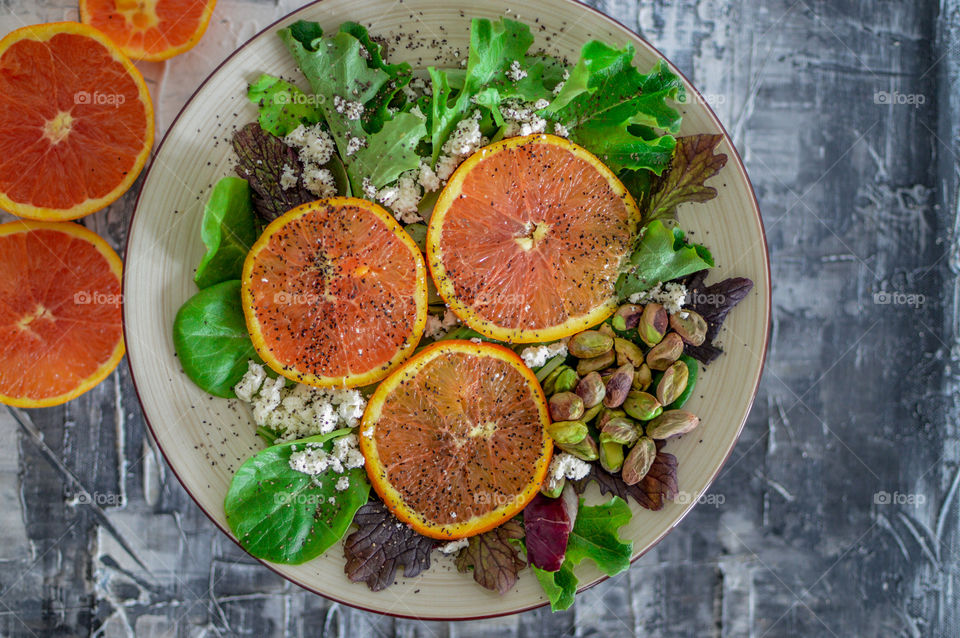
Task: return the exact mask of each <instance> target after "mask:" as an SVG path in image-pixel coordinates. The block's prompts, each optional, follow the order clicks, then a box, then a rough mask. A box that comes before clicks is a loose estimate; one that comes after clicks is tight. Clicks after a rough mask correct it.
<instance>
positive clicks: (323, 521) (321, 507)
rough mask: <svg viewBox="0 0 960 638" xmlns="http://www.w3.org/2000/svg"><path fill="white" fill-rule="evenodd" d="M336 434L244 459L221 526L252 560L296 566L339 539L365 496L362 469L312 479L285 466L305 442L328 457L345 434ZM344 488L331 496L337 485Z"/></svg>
mask: <svg viewBox="0 0 960 638" xmlns="http://www.w3.org/2000/svg"><path fill="white" fill-rule="evenodd" d="M349 433H350V430H348V429H343V430H336V431H334V432H331V433H329V434H323V435H320V436H313V437H310V438H306V439H301V440H299V441H291V442H288V443H281V444H280V445H274V446H272V447H268V448H267V449H265V450H263V451H262V452H260V453H258V454H257V455H255V456H253V457H251V458H249V459H247V461H246V462H245V463H244V464H243V465H241V466H240V469H238V470H237V473H236V474H234V476H233V481H232V482H231V483H230V489H229V490H228V491H227V497H226V500H225V501H224V509H225V510H226V513H227V523H228V524H229V525H230V529H231V530H232V531H233V533H234V535H235V536H236V537H237V540H238V541H239V542H240V545H241V546H242V547H243V548H244V549H245V550H247V551H248V552H250V554H252V555H253V556H255V557H257V558H261V559H263V560H269V561H271V562H274V563H284V564H288V565H299V564H300V563H304V562H306V561H308V560H311V559H313V558H316V557H317V556H319V555H321V554H322V553H323V552H325V551H326V550H327V549H328V548H329V547H330V546H331V545H333V544H334V543H336V542H337V541H338V540H340V538H341V537H343V535H344V534H345V533H346V531H347V528H349V527H350V523H351V522H352V521H353V516H354V514H355V513H356V512H357V510H358V509H360V507H361V506H363V505H364V504H365V503H366V502H367V499H368V498H369V495H370V483H369V482H368V481H367V475H366V472H364V469H363V468H362V467H360V468H355V469H352V470H347V471H346V472H344V473H343V474H337V473H335V472H334V471H333V470H332V469H328V470H326V471H325V472H321V473H320V474H317V475H315V476H313V475H310V474H305V473H303V472H298V471H297V470H294V469H293V468H291V467H290V456H291V455H292V454H293V453H294V452H295V451H298V450H300V451H302V450H303V449H304V447H305V446H306V445H307V444H308V443H319V444H321V445H322V446H323V449H324V451H326V452H329V451H330V450H331V448H332V446H333V439H335V438H338V437H340V436H344V435H346V434H349ZM344 476H346V477H348V478H349V479H350V487H348V488H347V489H345V490H343V491H337V488H336V484H337V481H338V480H339V479H340V478H342V477H344Z"/></svg>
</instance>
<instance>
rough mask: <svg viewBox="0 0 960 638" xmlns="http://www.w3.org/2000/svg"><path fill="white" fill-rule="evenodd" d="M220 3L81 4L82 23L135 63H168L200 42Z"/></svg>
mask: <svg viewBox="0 0 960 638" xmlns="http://www.w3.org/2000/svg"><path fill="white" fill-rule="evenodd" d="M216 4H217V0H80V19H81V20H82V21H83V23H84V24H89V25H90V26H93V27H96V28H97V29H100V30H101V31H103V32H104V33H106V34H107V35H108V36H110V39H111V40H113V41H114V42H116V43H117V45H118V46H119V47H120V48H121V49H122V50H123V52H124V53H126V54H127V55H129V56H130V57H131V58H133V59H134V60H152V61H154V62H158V61H160V60H167V59H169V58H172V57H173V56H175V55H178V54H180V53H183V52H184V51H186V50H187V49H191V48H193V46H194V45H195V44H196V43H197V42H199V41H200V38H202V37H203V34H204V32H205V31H206V30H207V25H208V24H210V16H211V15H212V14H213V7H214V5H216Z"/></svg>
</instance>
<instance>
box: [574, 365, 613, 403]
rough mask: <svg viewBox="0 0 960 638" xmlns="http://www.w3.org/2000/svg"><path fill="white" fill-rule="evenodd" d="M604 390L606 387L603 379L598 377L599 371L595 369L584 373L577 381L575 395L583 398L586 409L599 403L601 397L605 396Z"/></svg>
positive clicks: (605, 390)
mask: <svg viewBox="0 0 960 638" xmlns="http://www.w3.org/2000/svg"><path fill="white" fill-rule="evenodd" d="M606 392H607V389H606V386H605V385H604V383H603V380H601V379H600V373H599V372H596V371H594V372H590V373H589V374H586V375H584V377H583V378H582V379H580V381H579V383H577V388H576V393H577V396H579V397H580V398H581V399H583V405H584V407H585V408H588V409H589V408H593V407H594V406H597V405H600V403H601V402H602V401H603V397H604V396H606Z"/></svg>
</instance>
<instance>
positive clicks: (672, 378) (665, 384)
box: [657, 361, 690, 405]
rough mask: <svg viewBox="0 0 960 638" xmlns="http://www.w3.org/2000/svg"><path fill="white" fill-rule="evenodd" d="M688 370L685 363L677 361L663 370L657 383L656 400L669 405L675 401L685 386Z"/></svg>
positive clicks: (688, 375)
mask: <svg viewBox="0 0 960 638" xmlns="http://www.w3.org/2000/svg"><path fill="white" fill-rule="evenodd" d="M689 377H690V371H689V370H688V369H687V364H685V363H684V362H683V361H677V362H676V363H674V364H672V365H671V366H670V367H669V368H667V369H666V370H665V371H664V372H663V376H662V377H661V378H660V383H658V384H657V400H658V401H660V403H661V404H662V405H670V404H671V403H673V402H674V401H676V400H677V399H678V398H679V397H680V395H681V394H683V391H684V389H685V388H686V387H687V380H688V379H689Z"/></svg>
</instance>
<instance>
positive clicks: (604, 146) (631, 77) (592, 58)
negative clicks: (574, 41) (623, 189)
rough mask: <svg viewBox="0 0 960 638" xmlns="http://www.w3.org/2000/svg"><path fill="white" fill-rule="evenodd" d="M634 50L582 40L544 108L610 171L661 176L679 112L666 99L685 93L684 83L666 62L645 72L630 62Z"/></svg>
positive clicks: (665, 165) (549, 115) (671, 145)
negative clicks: (561, 82) (570, 66)
mask: <svg viewBox="0 0 960 638" xmlns="http://www.w3.org/2000/svg"><path fill="white" fill-rule="evenodd" d="M633 55H634V49H633V47H632V46H631V45H627V46H626V47H625V48H624V49H622V50H621V49H615V48H613V47H611V46H609V45H607V44H604V43H603V42H600V41H598V40H592V41H590V42H588V43H586V44H585V45H584V46H583V48H582V49H581V52H580V60H579V61H578V62H577V65H576V66H575V67H574V68H573V71H571V72H570V77H569V78H568V79H567V81H566V82H565V83H564V85H563V88H562V89H561V90H560V92H559V93H558V94H557V96H556V98H555V99H554V100H553V101H552V102H551V103H550V105H549V106H548V107H547V108H546V109H545V110H544V113H545V114H546V115H547V117H549V118H550V119H552V120H557V121H559V122H560V123H561V124H563V125H564V126H565V127H566V128H567V129H569V130H570V132H571V134H570V138H571V139H572V140H573V141H575V142H577V143H578V144H581V145H582V146H584V147H585V148H587V149H588V150H590V151H591V152H593V153H594V154H595V155H597V156H598V157H600V158H601V159H602V160H603V161H604V162H605V163H606V164H607V165H608V166H609V167H610V168H612V169H613V170H614V171H620V170H621V169H624V168H629V169H648V170H651V171H653V172H654V173H657V174H660V173H661V172H662V171H663V170H664V169H665V168H666V167H667V165H668V164H669V162H670V158H671V156H672V154H673V149H674V145H675V141H674V138H673V137H672V136H670V135H659V134H657V133H655V131H654V129H657V130H660V131H665V132H667V133H675V132H677V131H678V130H679V129H680V113H679V112H678V111H677V110H676V109H674V108H673V107H672V106H670V105H668V104H667V100H674V101H676V100H681V99H683V97H684V89H683V82H682V81H681V80H680V78H679V77H678V76H677V75H676V74H675V73H673V72H672V71H671V70H670V68H669V67H668V66H667V65H666V63H665V62H663V61H659V62H657V64H656V65H655V66H654V68H653V69H652V70H651V71H650V72H649V73H647V74H642V73H640V72H639V71H638V70H637V69H636V67H634V66H633Z"/></svg>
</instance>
